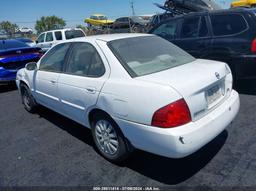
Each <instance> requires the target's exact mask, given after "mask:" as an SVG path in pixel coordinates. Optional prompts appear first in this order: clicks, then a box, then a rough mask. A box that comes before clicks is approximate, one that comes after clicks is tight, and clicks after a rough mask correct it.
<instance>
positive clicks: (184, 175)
mask: <svg viewBox="0 0 256 191" xmlns="http://www.w3.org/2000/svg"><path fill="white" fill-rule="evenodd" d="M37 114H38V115H39V116H40V117H43V118H44V119H46V120H48V121H49V122H51V123H53V124H54V125H56V126H57V127H58V128H60V129H62V130H64V131H66V132H68V133H69V134H70V135H72V136H73V137H76V138H77V139H79V140H81V141H83V142H84V143H86V144H88V145H90V146H92V147H93V148H94V149H95V145H94V143H93V139H92V135H91V131H90V130H89V129H87V128H85V127H83V126H82V125H80V124H78V123H76V122H74V121H72V120H70V119H68V118H66V117H64V116H62V115H60V114H58V113H56V112H54V111H51V110H49V109H47V108H45V107H39V109H38V112H37ZM227 137H228V132H227V131H226V130H225V131H223V132H222V133H221V134H220V135H219V136H217V137H216V138H215V139H214V140H212V141H211V142H210V143H208V144H207V145H206V146H204V147H203V148H201V149H200V150H199V151H197V152H196V153H194V154H192V155H190V156H188V157H186V158H182V159H170V158H165V157H161V156H157V155H154V154H150V153H147V152H144V151H139V150H137V151H135V153H134V154H133V155H132V156H131V158H129V159H128V160H127V161H125V162H124V163H122V164H120V165H119V166H120V167H127V168H130V169H132V170H133V171H136V172H138V173H140V174H142V175H144V176H146V177H148V178H151V179H153V180H156V181H159V182H162V183H164V184H168V185H176V184H179V183H181V182H184V181H185V180H187V179H189V178H191V177H192V176H193V175H195V174H196V173H197V172H199V171H200V170H201V169H202V168H204V167H205V166H206V165H207V164H208V163H209V162H210V161H211V160H212V159H213V158H214V156H215V155H216V154H217V153H218V152H219V151H220V150H221V148H222V146H223V145H224V143H225V142H226V140H227ZM96 152H97V153H98V151H97V150H96Z"/></svg>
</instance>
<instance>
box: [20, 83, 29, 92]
mask: <svg viewBox="0 0 256 191" xmlns="http://www.w3.org/2000/svg"><path fill="white" fill-rule="evenodd" d="M22 85H24V86H27V87H28V85H27V84H26V83H25V82H24V81H20V91H22V90H21V86H22Z"/></svg>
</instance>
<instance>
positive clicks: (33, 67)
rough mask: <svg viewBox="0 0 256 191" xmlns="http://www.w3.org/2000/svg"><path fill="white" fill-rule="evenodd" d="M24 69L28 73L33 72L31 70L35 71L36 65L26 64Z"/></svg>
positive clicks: (34, 63) (32, 63)
mask: <svg viewBox="0 0 256 191" xmlns="http://www.w3.org/2000/svg"><path fill="white" fill-rule="evenodd" d="M25 68H26V69H27V70H28V71H33V70H36V69H37V65H36V62H29V63H27V64H26V66H25Z"/></svg>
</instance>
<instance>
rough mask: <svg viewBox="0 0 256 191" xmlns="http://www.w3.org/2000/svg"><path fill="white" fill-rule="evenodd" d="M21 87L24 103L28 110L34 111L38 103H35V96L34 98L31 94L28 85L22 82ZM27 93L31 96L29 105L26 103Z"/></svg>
mask: <svg viewBox="0 0 256 191" xmlns="http://www.w3.org/2000/svg"><path fill="white" fill-rule="evenodd" d="M20 89H21V97H22V103H23V105H24V107H25V109H26V110H27V111H28V112H31V113H33V112H34V111H35V109H36V103H35V101H34V98H33V96H32V94H31V92H30V90H29V88H28V87H27V86H26V85H24V84H21V86H20ZM25 93H26V94H27V96H28V97H29V107H28V106H27V105H26V104H25V103H24V96H25V95H24V94H25Z"/></svg>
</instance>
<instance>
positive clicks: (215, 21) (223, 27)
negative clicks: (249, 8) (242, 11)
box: [211, 14, 247, 36]
mask: <svg viewBox="0 0 256 191" xmlns="http://www.w3.org/2000/svg"><path fill="white" fill-rule="evenodd" d="M211 23H212V29H213V34H214V35H215V36H223V35H232V34H237V33H240V32H242V31H244V30H246V29H247V24H246V21H245V19H244V17H243V16H242V15H239V14H225V15H212V16H211Z"/></svg>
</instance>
